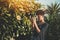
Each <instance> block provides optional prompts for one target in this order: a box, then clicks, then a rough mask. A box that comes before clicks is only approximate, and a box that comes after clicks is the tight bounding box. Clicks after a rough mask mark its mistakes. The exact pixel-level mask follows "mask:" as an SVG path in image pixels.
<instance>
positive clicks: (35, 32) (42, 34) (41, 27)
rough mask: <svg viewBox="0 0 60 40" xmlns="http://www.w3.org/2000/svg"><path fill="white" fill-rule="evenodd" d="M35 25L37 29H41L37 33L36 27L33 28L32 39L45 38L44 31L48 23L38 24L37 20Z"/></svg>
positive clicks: (40, 39)
mask: <svg viewBox="0 0 60 40" xmlns="http://www.w3.org/2000/svg"><path fill="white" fill-rule="evenodd" d="M37 25H38V27H39V29H40V30H41V32H40V33H37V31H36V28H35V29H34V30H33V40H45V33H46V30H47V28H48V23H46V22H45V23H43V24H42V25H41V24H40V22H39V21H37Z"/></svg>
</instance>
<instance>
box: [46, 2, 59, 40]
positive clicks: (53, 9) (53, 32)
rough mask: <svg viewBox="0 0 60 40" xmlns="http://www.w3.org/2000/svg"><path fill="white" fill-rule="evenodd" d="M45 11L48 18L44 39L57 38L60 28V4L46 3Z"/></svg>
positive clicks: (57, 39)
mask: <svg viewBox="0 0 60 40" xmlns="http://www.w3.org/2000/svg"><path fill="white" fill-rule="evenodd" d="M47 13H48V15H49V18H48V20H47V21H48V23H49V28H48V35H47V36H48V37H47V39H46V40H59V39H60V38H59V36H60V35H59V34H60V32H59V30H60V18H59V17H60V16H59V15H60V14H59V13H60V4H59V3H55V4H53V3H52V4H51V6H49V5H48V9H47Z"/></svg>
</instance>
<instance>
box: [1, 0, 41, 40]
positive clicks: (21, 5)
mask: <svg viewBox="0 0 60 40" xmlns="http://www.w3.org/2000/svg"><path fill="white" fill-rule="evenodd" d="M38 8H40V4H38V3H35V2H34V0H33V1H32V0H31V1H29V0H18V1H16V0H0V39H1V40H10V38H12V37H18V36H20V35H24V36H26V35H29V34H31V21H30V18H31V15H34V13H35V11H36V10H38Z"/></svg>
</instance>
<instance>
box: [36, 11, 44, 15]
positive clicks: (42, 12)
mask: <svg viewBox="0 0 60 40" xmlns="http://www.w3.org/2000/svg"><path fill="white" fill-rule="evenodd" d="M44 14H45V13H44V11H42V10H38V11H37V12H36V15H44Z"/></svg>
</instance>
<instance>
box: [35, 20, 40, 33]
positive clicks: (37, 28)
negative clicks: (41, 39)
mask: <svg viewBox="0 0 60 40" xmlns="http://www.w3.org/2000/svg"><path fill="white" fill-rule="evenodd" d="M34 26H35V28H36V30H37V32H38V33H39V32H40V31H41V30H40V29H39V27H38V25H37V23H36V21H34Z"/></svg>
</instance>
